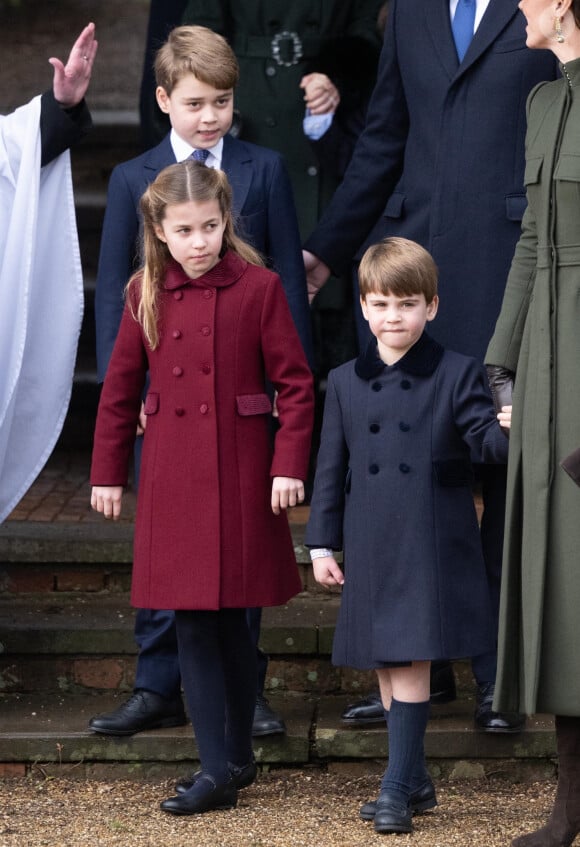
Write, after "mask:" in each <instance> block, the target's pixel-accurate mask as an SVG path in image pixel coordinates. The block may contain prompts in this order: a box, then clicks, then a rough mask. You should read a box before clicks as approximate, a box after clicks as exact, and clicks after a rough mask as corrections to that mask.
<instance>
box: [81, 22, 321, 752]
mask: <svg viewBox="0 0 580 847" xmlns="http://www.w3.org/2000/svg"><path fill="white" fill-rule="evenodd" d="M238 75H239V70H238V63H237V59H236V57H235V55H234V53H233V51H232V50H231V48H230V47H229V45H228V44H227V42H226V41H225V39H224V38H222V36H220V35H218V34H217V33H215V32H212V31H211V30H209V29H206V28H205V27H199V26H184V27H177V28H176V29H174V30H172V31H171V33H170V34H169V37H168V39H167V41H166V43H165V44H164V45H163V47H162V48H161V49H160V50H159V52H158V54H157V57H156V60H155V76H156V81H157V92H156V95H157V101H158V103H159V106H160V108H161V110H162V111H163V112H165V113H166V114H167V115H169V118H170V121H171V125H172V129H171V132H170V133H169V134H168V135H167V136H166V137H165V138H164V139H163V141H162V142H161V143H160V144H158V145H157V146H156V147H154V148H153V149H151V150H149V151H147V152H146V153H143V155H141V156H138V157H137V158H135V159H132V160H131V161H129V162H125V163H123V164H121V165H118V166H117V167H116V168H115V169H114V170H113V172H112V174H111V179H110V183H109V192H108V197H107V208H106V212H105V219H104V224H103V232H102V237H101V252H100V257H99V268H98V274H97V288H96V297H95V311H96V330H97V369H98V377H99V381H102V380H103V379H104V378H105V373H106V370H107V367H108V364H109V359H110V357H111V352H112V350H113V345H114V343H115V339H116V337H117V331H118V329H119V324H120V321H121V315H122V313H123V306H124V296H123V294H124V288H125V285H126V283H127V281H128V280H129V277H130V276H131V274H132V273H133V272H134V271H135V270H136V268H137V267H138V266H139V264H140V262H139V247H138V238H139V232H140V229H141V221H140V217H139V201H140V199H141V196H142V194H143V193H144V191H145V189H146V188H147V186H148V185H149V184H150V183H151V182H152V181H153V180H154V179H155V177H156V176H157V175H158V173H159V172H160V171H161V170H163V168H165V167H167V166H168V165H171V164H175V162H177V161H183V160H184V159H187V158H189V157H190V156H193V157H194V158H196V159H199V160H201V161H204V162H205V164H206V165H207V166H208V167H213V168H220V169H221V170H223V171H225V173H226V174H227V176H228V179H229V182H230V184H231V186H232V190H233V210H234V215H235V218H236V224H237V225H236V229H237V232H238V235H240V236H241V237H242V238H244V239H245V240H246V241H248V242H249V243H250V244H251V245H252V246H253V247H255V248H256V249H257V250H259V251H260V252H261V253H262V255H263V256H264V257H265V258H266V260H267V262H268V265H269V267H271V268H272V270H274V271H276V272H277V273H278V274H279V276H280V277H281V279H282V284H283V286H284V291H285V293H286V298H287V300H288V305H289V306H290V312H291V314H292V317H293V319H294V323H295V325H296V328H297V330H298V334H299V336H300V340H301V342H302V346H303V348H304V352H305V353H306V356H307V358H308V359H309V361H310V362H312V340H311V324H310V313H309V306H308V298H307V294H306V279H305V274H304V265H303V263H302V252H301V244H300V234H299V230H298V221H297V218H296V211H295V207H294V199H293V195H292V188H291V185H290V179H289V177H288V174H287V171H286V167H285V165H284V162H283V160H282V157H281V156H280V155H279V154H278V153H275V152H274V151H272V150H268V149H266V148H265V147H258V146H257V145H255V144H250V143H248V142H245V141H241V140H238V139H235V138H233V137H232V136H231V135H229V134H228V131H229V129H230V127H231V125H232V118H233V106H234V88H235V86H236V84H237V81H238ZM140 441H141V439H137V442H138V445H137V449H136V451H135V452H136V469H135V475H136V476H137V475H138V469H139V455H140V449H139V448H140V444H139V442H140ZM249 617H250V626H251V629H252V632H253V634H254V638H255V641H256V645H257V642H258V638H259V631H260V610H250V612H249ZM135 638H136V641H137V643H138V645H139V658H138V661H137V671H136V679H135V691H134V694H133V696H132V697H131V698H130V699H129V700H128V701H126V702H125V703H123V704H121V706H120V707H119V708H118V709H116V710H115V711H113V712H110V713H107V714H103V715H98V716H96V717H94V718H92V719H91V721H90V723H89V727H90V728H91V729H92V730H93V731H95V732H100V733H104V734H111V735H132V734H134V733H136V732H141V731H142V730H146V729H152V728H155V727H159V726H175V725H179V724H182V723H184V722H185V715H184V712H183V705H182V701H181V678H180V674H179V665H178V659H177V641H176V634H175V624H174V615H173V612H169V611H157V610H154V611H152V610H146V609H142V610H139V612H138V613H137V619H136V624H135ZM266 665H267V658H266V657H265V656H264V655H263V654H261V653H260V660H259V690H258V699H257V707H256V719H255V722H254V733H255V734H256V735H270V734H276V733H282V732H284V731H285V727H284V723H283V721H282V720H281V719H280V718H279V717H278V716H277V715H276V714H275V713H274V712H272V710H271V709H270V707H269V705H268V703H267V701H265V699H264V698H263V696H262V690H263V684H264V679H265V675H266Z"/></svg>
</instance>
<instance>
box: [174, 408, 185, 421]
mask: <svg viewBox="0 0 580 847" xmlns="http://www.w3.org/2000/svg"><path fill="white" fill-rule="evenodd" d="M175 414H176V415H177V417H178V418H182V417H183V416H184V414H185V409H182V408H181V406H178V407H177V408H176V410H175Z"/></svg>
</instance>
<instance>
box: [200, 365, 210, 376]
mask: <svg viewBox="0 0 580 847" xmlns="http://www.w3.org/2000/svg"><path fill="white" fill-rule="evenodd" d="M201 372H202V374H210V373H211V365H202V366H201Z"/></svg>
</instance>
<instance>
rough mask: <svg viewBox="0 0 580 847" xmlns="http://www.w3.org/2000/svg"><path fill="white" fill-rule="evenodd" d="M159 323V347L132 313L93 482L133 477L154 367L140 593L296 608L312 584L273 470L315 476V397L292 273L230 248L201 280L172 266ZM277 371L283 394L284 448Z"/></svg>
mask: <svg viewBox="0 0 580 847" xmlns="http://www.w3.org/2000/svg"><path fill="white" fill-rule="evenodd" d="M132 296H133V301H134V304H135V303H136V301H137V296H138V295H137V293H136V292H135V291H134V292H133V295H132ZM159 326H160V333H161V334H160V343H159V346H158V347H157V349H156V350H151V348H150V347H149V345H148V344H147V342H146V340H145V338H144V335H143V332H142V329H141V326H140V324H139V323H138V322H137V321H136V320H135V318H134V317H133V316H132V314H131V310H130V309H129V307H126V308H125V313H124V315H123V319H122V322H121V327H120V330H119V335H118V338H117V341H116V344H115V348H114V350H113V354H112V357H111V362H110V365H109V368H108V371H107V376H106V379H105V383H104V386H103V392H102V395H101V400H100V404H99V411H98V415H97V424H96V429H95V441H94V448H93V460H92V468H91V482H92V484H93V485H125V484H126V482H127V469H128V464H129V457H130V454H131V450H132V446H133V441H134V436H135V427H136V422H137V416H138V412H139V407H140V403H141V396H142V391H143V387H144V384H145V377H146V374H147V371H149V375H150V384H149V390H148V393H147V396H146V399H145V412H146V414H147V428H146V433H145V438H144V446H143V457H142V466H141V479H140V485H139V495H138V503H137V516H136V524H135V542H134V562H133V583H132V602H133V604H134V605H135V606H137V607H142V608H154V609H218V608H223V607H246V606H271V605H278V604H281V603H284V602H286V601H287V600H288V599H289V598H290V597H292V596H293V595H294V594H296V593H297V592H298V591H299V590H300V587H301V586H300V581H299V578H298V571H297V567H296V559H295V554H294V550H293V545H292V540H291V535H290V531H289V528H288V522H287V518H286V515H285V514H282V515H279V516H276V515H274V514H273V513H272V510H271V506H270V497H271V486H272V478H273V477H274V476H289V477H294V478H298V479H305V477H306V473H307V467H308V457H309V450H310V436H311V428H312V415H313V403H314V400H313V390H312V377H311V373H310V370H309V367H308V364H307V362H306V358H305V356H304V354H303V352H302V348H301V345H300V341H299V338H298V334H297V332H296V330H295V328H294V323H293V321H292V317H291V315H290V311H289V309H288V305H287V302H286V298H285V295H284V291H283V289H282V285H281V283H280V280H279V278H278V277H277V276H276V274H274V273H272V272H271V271H268V270H266V269H265V268H258V267H256V266H254V265H249V264H248V263H247V262H245V261H243V260H242V259H241V258H240V257H239V256H237V255H236V254H234V253H231V252H230V253H226V255H225V256H224V258H223V259H222V260H221V261H220V262H219V263H218V264H217V265H216V266H215V267H214V268H212V270H211V271H209V272H208V273H207V274H204V275H203V276H202V277H200V278H199V279H195V280H191V279H190V278H189V277H187V276H186V274H185V273H184V272H183V270H182V269H181V267H180V266H179V265H177V264H176V263H172V264H171V265H170V267H169V269H168V271H167V274H166V278H165V281H164V285H163V289H162V292H161V295H160V302H159ZM266 379H268V380H269V381H270V382H271V383H272V385H273V386H274V388H275V389H276V391H277V392H278V400H277V405H278V412H279V424H280V426H279V429H278V431H277V433H276V436H275V441H274V446H273V448H272V437H271V433H270V410H271V404H270V400H269V398H268V395H267V394H266V384H265V382H266Z"/></svg>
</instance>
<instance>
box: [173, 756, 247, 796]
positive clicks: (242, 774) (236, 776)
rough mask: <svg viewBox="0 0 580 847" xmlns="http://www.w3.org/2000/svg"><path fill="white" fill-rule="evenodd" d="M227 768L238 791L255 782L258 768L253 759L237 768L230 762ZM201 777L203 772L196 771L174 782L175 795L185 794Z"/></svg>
mask: <svg viewBox="0 0 580 847" xmlns="http://www.w3.org/2000/svg"><path fill="white" fill-rule="evenodd" d="M228 768H229V769H230V774H231V776H232V782H233V784H234V785H235V787H236V788H237V789H238V791H239V790H240V789H241V788H247V787H248V785H251V784H252V783H253V782H255V781H256V777H257V775H258V766H257V765H256V760H255V759H254V758H252V760H251V761H250V762H248V764H247V765H243V766H242V767H238V765H233V764H232V763H231V762H228ZM202 775H203V771H196V772H195V773H194V774H192V775H191V776H190V777H186V778H185V779H180V780H179V782H176V783H175V791H176V792H177V794H185V792H186V791H189V789H190V788H192V787H193V784H194V783H195V782H197V780H198V779H199V778H200V776H202Z"/></svg>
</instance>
